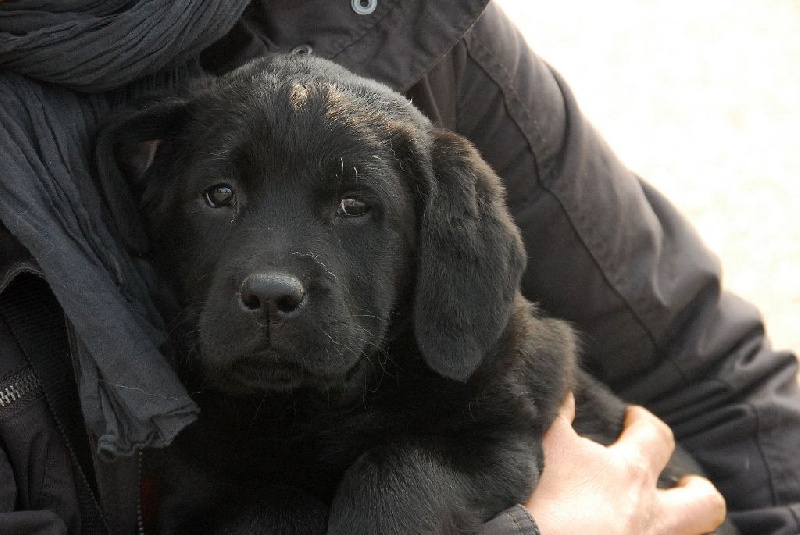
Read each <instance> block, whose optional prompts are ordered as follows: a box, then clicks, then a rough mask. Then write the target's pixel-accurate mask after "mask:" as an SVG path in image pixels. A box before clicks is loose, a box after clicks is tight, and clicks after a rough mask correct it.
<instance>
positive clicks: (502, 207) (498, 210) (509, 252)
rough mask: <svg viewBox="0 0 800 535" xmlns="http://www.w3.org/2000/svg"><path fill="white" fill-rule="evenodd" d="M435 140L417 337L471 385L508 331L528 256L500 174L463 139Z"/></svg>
mask: <svg viewBox="0 0 800 535" xmlns="http://www.w3.org/2000/svg"><path fill="white" fill-rule="evenodd" d="M433 137H434V139H433V143H432V148H431V160H430V164H431V168H430V170H431V173H430V174H431V176H430V177H427V178H428V179H429V180H426V182H428V184H426V185H425V187H424V188H423V189H424V190H425V195H426V198H425V200H424V207H423V213H422V217H421V223H420V229H419V244H418V247H419V249H418V266H417V281H416V289H415V297H414V333H415V336H416V339H417V343H418V344H419V347H420V349H421V350H422V353H423V356H424V357H425V360H426V362H427V364H428V365H429V366H430V367H431V368H432V369H433V370H435V371H436V372H438V373H439V374H441V375H443V376H445V377H448V378H451V379H455V380H459V381H466V380H467V379H468V378H469V377H470V376H471V375H472V373H473V372H474V371H475V370H476V369H477V367H478V366H479V365H480V363H481V362H482V360H483V358H484V356H485V355H486V353H487V351H488V350H489V349H490V348H491V347H492V346H493V345H494V344H495V343H496V342H497V341H498V339H499V338H500V335H501V334H502V332H503V330H504V329H505V326H506V323H507V322H508V319H509V316H510V314H511V310H512V307H513V303H514V299H515V296H516V294H517V292H518V289H519V284H520V278H521V277H522V272H523V270H524V268H525V263H526V257H525V251H524V247H523V245H522V239H521V238H520V235H519V231H518V230H517V227H516V225H515V224H514V222H513V221H512V219H511V216H510V215H509V213H508V210H507V208H506V204H505V197H504V190H503V188H502V186H501V184H500V179H499V177H498V176H497V175H496V174H495V173H494V171H492V169H491V168H490V167H489V165H488V164H487V163H486V162H485V161H484V160H483V159H482V158H481V156H480V155H479V154H478V151H477V150H476V149H475V148H474V147H473V146H472V145H471V144H470V143H469V142H468V141H467V140H465V139H464V138H462V137H461V136H458V135H456V134H453V133H450V132H446V131H440V130H436V131H434V133H433ZM423 174H427V173H425V172H423Z"/></svg>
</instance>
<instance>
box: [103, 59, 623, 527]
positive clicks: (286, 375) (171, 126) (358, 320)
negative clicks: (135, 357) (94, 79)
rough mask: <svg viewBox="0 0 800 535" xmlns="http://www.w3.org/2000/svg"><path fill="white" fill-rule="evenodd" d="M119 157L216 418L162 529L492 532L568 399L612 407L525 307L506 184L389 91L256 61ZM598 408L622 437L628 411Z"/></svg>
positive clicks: (109, 182)
mask: <svg viewBox="0 0 800 535" xmlns="http://www.w3.org/2000/svg"><path fill="white" fill-rule="evenodd" d="M98 155H99V159H98V161H99V163H100V165H101V167H102V173H101V175H102V177H103V180H102V185H103V187H104V188H106V189H107V198H108V199H111V200H112V202H111V203H110V209H111V213H112V215H113V216H115V220H116V221H117V222H118V224H119V225H120V227H119V229H118V230H119V232H120V233H121V235H125V236H126V237H127V239H128V240H129V245H130V246H131V247H132V248H133V249H134V250H137V251H138V252H140V253H143V252H145V251H147V254H148V255H149V258H150V259H151V260H152V262H153V263H154V265H155V266H156V268H157V269H158V270H159V272H160V273H161V275H162V276H163V278H164V279H165V280H167V281H168V282H169V284H170V286H171V288H172V289H174V291H175V294H176V296H177V307H176V310H175V313H174V318H175V324H176V325H178V327H177V328H176V329H175V333H174V334H175V340H176V345H177V347H178V351H177V354H178V355H179V357H177V358H176V359H175V363H174V365H175V367H176V369H177V371H178V373H179V374H180V375H181V377H182V379H183V380H184V381H185V383H186V384H187V386H188V387H189V389H190V391H192V393H193V396H194V398H195V399H196V400H197V402H198V403H199V405H200V407H201V409H202V415H201V417H200V419H199V421H198V422H197V423H196V424H193V425H192V426H190V427H189V428H188V429H187V430H185V431H184V432H183V433H182V434H181V435H180V436H179V437H178V439H177V440H176V442H175V444H174V445H173V446H172V447H171V448H169V450H168V452H167V454H166V456H165V459H164V463H165V466H164V470H163V472H162V479H163V483H164V488H163V490H162V493H161V494H162V500H161V504H160V515H159V518H160V520H159V527H160V531H161V532H165V533H172V532H191V533H194V532H214V531H218V532H226V533H227V532H263V533H325V532H327V533H332V534H385V533H396V534H417V533H473V532H475V531H477V530H478V529H479V527H480V525H481V524H482V523H483V522H485V521H486V520H488V519H490V518H491V517H493V516H494V515H496V514H497V513H498V512H500V511H502V510H504V509H505V508H507V507H509V506H510V505H512V504H514V503H519V502H523V501H525V500H526V499H527V497H528V496H529V495H530V493H531V491H532V489H533V487H534V486H535V484H536V482H537V480H538V475H539V473H540V472H541V470H542V454H541V439H542V435H543V434H544V432H545V430H546V429H547V428H548V426H549V425H550V423H551V422H552V420H553V418H554V417H555V414H556V412H557V410H558V407H559V406H560V404H561V402H562V401H563V399H564V397H565V395H566V393H567V392H568V391H569V390H570V389H572V388H576V387H577V388H579V389H582V390H581V392H582V393H581V395H580V396H579V397H580V399H583V397H584V396H586V395H590V396H592V395H594V394H592V392H594V389H593V388H594V387H590V388H588V389H587V388H586V387H584V386H581V385H579V384H577V383H578V382H581V381H589V379H588V378H584V379H580V380H579V379H577V377H578V372H576V364H575V354H576V344H575V339H574V335H573V333H572V331H571V330H570V329H569V328H568V327H567V326H566V324H564V323H562V322H560V321H558V320H554V319H548V318H544V317H541V316H540V315H539V314H538V313H537V311H536V310H535V309H534V308H533V307H532V305H531V304H529V303H528V302H526V301H525V300H524V299H523V298H522V296H521V295H520V293H519V281H520V277H521V274H522V271H523V269H524V266H525V253H524V251H523V247H522V243H521V240H520V237H519V234H518V231H517V229H516V227H515V226H514V224H513V222H512V221H511V218H510V217H509V215H508V213H507V210H506V207H505V203H504V198H503V191H502V189H501V186H500V181H499V179H498V177H497V176H496V175H495V174H494V173H493V172H492V170H491V169H490V168H489V166H488V165H487V164H486V163H485V162H484V161H483V160H482V159H481V158H480V157H479V155H478V153H477V152H476V150H475V149H474V148H473V147H472V146H471V145H470V144H469V143H468V142H466V141H465V140H464V139H462V138H460V137H458V136H456V135H454V134H452V133H448V132H445V131H441V130H437V129H435V128H433V127H432V125H431V123H430V122H429V121H428V120H427V119H426V118H424V117H423V116H422V115H421V114H420V113H419V112H418V111H417V110H416V109H415V108H414V107H413V106H412V105H411V104H410V103H409V102H408V101H407V100H406V99H405V98H403V97H402V96H400V95H398V94H396V93H394V92H392V91H390V90H389V89H387V88H386V87H384V86H382V85H380V84H377V83H374V82H371V81H368V80H364V79H361V78H358V77H356V76H354V75H352V74H351V73H349V72H347V71H345V70H343V69H341V68H339V67H337V66H335V65H333V64H331V63H329V62H326V61H323V60H319V59H314V58H308V57H297V56H292V57H274V58H270V59H266V60H261V61H257V62H254V63H251V64H249V65H247V66H245V67H243V68H241V69H239V70H237V71H235V72H233V73H231V74H229V75H226V76H224V77H221V78H218V79H212V80H207V81H204V82H200V83H198V84H197V85H195V86H193V87H192V88H190V89H189V90H187V91H186V92H185V94H183V95H181V96H176V97H170V98H165V99H156V100H153V101H151V102H149V103H147V104H145V105H143V106H142V107H140V108H138V109H135V110H130V111H128V112H125V113H123V114H121V115H120V116H119V117H118V118H117V119H116V120H115V121H114V122H113V123H112V124H111V125H110V126H109V127H108V128H107V129H106V130H105V131H104V132H103V133H102V134H101V137H100V141H99V145H98ZM117 164H119V166H117ZM118 167H119V169H121V170H122V173H119V172H118ZM121 192H123V193H124V194H121ZM127 194H130V199H129V198H128V197H127ZM131 202H132V203H133V205H136V206H139V207H140V209H141V214H142V215H143V221H144V225H143V226H144V229H139V228H137V227H136V226H135V225H133V226H130V225H129V224H127V223H126V224H125V226H123V224H122V223H121V222H123V221H126V222H131V221H134V220H135V218H134V217H133V216H132V214H131V213H130V209H129V206H131V204H130V203H131ZM148 241H149V249H148V244H147V243H148ZM581 377H582V376H581ZM597 395H598V396H600V398H602V400H604V403H605V402H608V404H609V405H608V406H606V405H603V408H601V409H599V410H598V411H596V412H598V413H599V415H600V416H601V417H602V418H603V419H604V420H603V421H602V422H600V424H599V428H600V429H601V431H600V434H604V435H606V436H605V438H606V441H610V440H612V439H613V437H615V436H616V434H617V433H618V431H619V428H620V425H621V419H622V412H623V411H624V406H623V405H622V404H621V403H620V402H618V401H616V400H615V399H613V398H612V397H610V396H607V395H606V394H605V393H599V394H597Z"/></svg>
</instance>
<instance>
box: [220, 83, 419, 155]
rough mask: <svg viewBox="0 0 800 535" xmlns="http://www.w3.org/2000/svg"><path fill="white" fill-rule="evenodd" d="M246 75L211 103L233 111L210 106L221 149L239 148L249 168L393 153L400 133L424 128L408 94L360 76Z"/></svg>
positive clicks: (415, 132) (233, 150)
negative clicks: (248, 78)
mask: <svg viewBox="0 0 800 535" xmlns="http://www.w3.org/2000/svg"><path fill="white" fill-rule="evenodd" d="M234 82H235V81H234ZM239 82H240V83H241V80H240V81H239ZM245 82H246V83H245V85H244V86H242V87H236V85H235V84H232V87H230V88H228V89H229V90H228V91H222V92H217V93H216V95H215V98H217V99H219V102H218V106H210V108H213V109H226V110H227V111H226V112H225V113H222V114H216V113H215V112H213V111H211V112H208V123H207V125H206V126H209V127H210V129H209V130H210V131H212V132H213V137H214V138H215V139H214V141H213V143H214V145H215V148H214V150H215V151H216V152H218V154H220V156H224V155H225V154H234V155H235V156H237V157H239V158H244V159H246V160H247V161H248V164H249V165H250V166H251V168H261V169H264V168H269V169H272V170H274V169H275V168H276V167H283V168H287V169H298V168H303V167H306V168H307V167H309V166H314V165H316V166H321V167H322V166H325V165H326V164H327V165H333V164H340V163H341V162H342V160H345V161H347V160H357V159H364V158H373V157H374V156H375V155H377V154H384V155H386V154H391V153H392V152H393V151H394V150H395V145H396V144H397V143H398V139H400V138H404V139H408V138H410V137H415V136H416V137H419V136H420V132H421V131H423V130H424V128H425V123H424V121H423V120H420V119H419V118H418V117H417V116H416V114H418V112H417V111H416V110H415V109H413V106H412V105H411V104H410V103H409V102H408V101H407V100H405V99H404V98H403V97H401V96H400V95H398V94H395V93H391V92H388V90H383V89H381V86H370V85H369V83H368V82H366V83H362V82H363V81H361V80H360V79H355V83H353V82H352V81H350V80H348V81H346V82H345V83H342V82H341V81H339V80H336V79H331V78H328V77H325V76H319V75H311V74H301V75H295V76H287V77H285V78H280V77H277V76H275V75H274V74H273V73H262V74H261V76H260V77H256V78H255V79H252V78H251V79H250V80H245ZM376 87H377V89H376Z"/></svg>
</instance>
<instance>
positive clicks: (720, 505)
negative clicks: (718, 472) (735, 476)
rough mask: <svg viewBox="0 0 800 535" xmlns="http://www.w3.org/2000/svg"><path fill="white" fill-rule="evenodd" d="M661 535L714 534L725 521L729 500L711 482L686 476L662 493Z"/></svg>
mask: <svg viewBox="0 0 800 535" xmlns="http://www.w3.org/2000/svg"><path fill="white" fill-rule="evenodd" d="M659 501H660V512H661V514H660V515H659V518H660V525H659V528H660V529H659V532H660V533H670V534H683V533H686V534H697V533H711V532H713V531H714V530H715V529H716V528H717V527H719V525H720V524H722V522H723V521H724V520H725V509H726V508H725V499H724V498H723V497H722V495H721V494H720V493H719V491H717V489H716V488H715V487H714V485H712V484H711V482H710V481H709V480H707V479H706V478H704V477H700V476H686V477H684V478H682V479H681V480H680V481H679V482H678V484H677V485H676V486H675V487H674V488H671V489H666V490H662V491H660V492H659Z"/></svg>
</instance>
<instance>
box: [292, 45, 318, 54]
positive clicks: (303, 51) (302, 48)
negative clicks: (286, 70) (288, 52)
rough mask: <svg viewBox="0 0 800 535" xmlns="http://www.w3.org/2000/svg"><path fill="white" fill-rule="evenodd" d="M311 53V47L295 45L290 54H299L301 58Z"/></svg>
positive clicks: (312, 50)
mask: <svg viewBox="0 0 800 535" xmlns="http://www.w3.org/2000/svg"><path fill="white" fill-rule="evenodd" d="M312 52H314V49H313V48H312V47H311V45H297V46H296V47H294V48H293V49H292V54H300V55H303V56H305V55H307V54H311V53H312Z"/></svg>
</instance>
